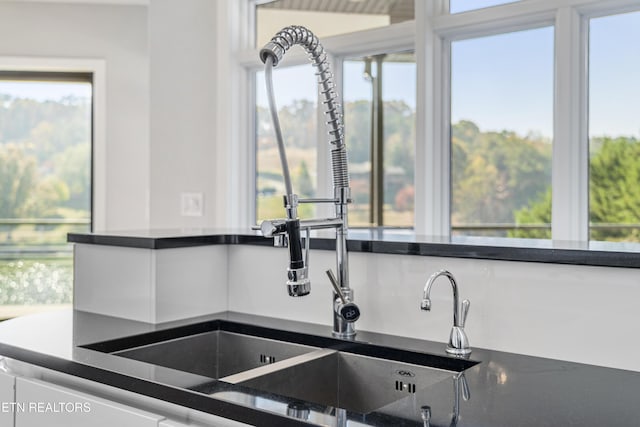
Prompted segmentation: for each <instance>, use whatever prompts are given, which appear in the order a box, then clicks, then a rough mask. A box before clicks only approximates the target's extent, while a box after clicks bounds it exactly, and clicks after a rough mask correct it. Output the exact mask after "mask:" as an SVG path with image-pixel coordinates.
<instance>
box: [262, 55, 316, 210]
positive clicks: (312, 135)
mask: <svg viewBox="0 0 640 427" xmlns="http://www.w3.org/2000/svg"><path fill="white" fill-rule="evenodd" d="M264 78H265V77H264V71H260V72H257V73H256V74H255V80H256V88H257V90H256V95H257V96H256V191H257V194H256V218H257V220H258V221H261V220H264V219H273V218H280V217H282V216H283V213H284V205H283V200H282V196H283V195H284V194H285V193H286V192H285V190H284V182H283V179H282V165H281V163H280V157H279V154H278V144H277V142H276V138H275V133H274V131H273V124H272V121H271V115H270V113H269V104H268V102H267V94H266V86H265V80H264ZM273 86H274V95H275V98H276V106H277V108H278V117H279V119H280V127H281V128H282V137H283V139H284V144H285V148H286V151H287V160H288V163H289V169H290V173H291V181H292V185H293V191H294V192H295V193H296V194H298V196H300V197H315V195H316V188H317V181H316V177H317V173H316V167H317V166H316V165H317V146H318V142H317V139H318V138H317V134H318V132H317V110H318V109H317V96H316V86H317V83H316V77H315V74H314V70H313V67H312V66H311V65H310V64H304V65H298V66H293V67H278V68H276V69H274V70H273ZM313 209H314V205H313V204H301V205H300V206H299V207H298V213H299V214H300V215H301V216H304V217H310V216H312V215H313V212H314V211H313Z"/></svg>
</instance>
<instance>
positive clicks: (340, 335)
mask: <svg viewBox="0 0 640 427" xmlns="http://www.w3.org/2000/svg"><path fill="white" fill-rule="evenodd" d="M331 335H332V336H334V337H336V338H340V339H343V340H344V339H352V338H353V337H355V336H356V331H354V330H351V331H346V332H338V331H333V332H331Z"/></svg>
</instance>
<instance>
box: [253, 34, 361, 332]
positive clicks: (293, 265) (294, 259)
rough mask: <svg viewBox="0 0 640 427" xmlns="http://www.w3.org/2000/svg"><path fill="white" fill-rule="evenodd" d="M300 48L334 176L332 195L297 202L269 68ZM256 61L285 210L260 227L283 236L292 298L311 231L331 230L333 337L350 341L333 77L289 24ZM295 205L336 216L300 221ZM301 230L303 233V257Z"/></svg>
mask: <svg viewBox="0 0 640 427" xmlns="http://www.w3.org/2000/svg"><path fill="white" fill-rule="evenodd" d="M296 44H298V45H300V46H302V47H303V48H304V49H305V51H306V52H307V53H308V54H309V58H310V59H311V62H312V63H313V65H314V66H315V67H316V69H317V73H316V74H317V76H318V84H319V86H320V93H321V96H322V98H323V101H322V102H323V104H324V106H325V115H326V117H327V125H328V126H329V135H330V138H331V140H330V143H331V145H332V146H333V147H332V149H331V164H332V172H333V197H332V198H325V199H322V198H320V199H300V198H298V196H297V195H296V194H295V193H294V192H293V189H292V185H291V178H290V174H289V166H288V163H287V156H286V152H285V148H284V142H283V139H282V132H281V130H280V123H279V120H278V114H277V108H276V106H275V97H274V95H273V84H272V78H271V74H272V68H273V67H275V66H277V65H278V63H279V62H280V60H281V59H282V57H283V56H284V54H285V53H286V52H287V50H288V49H289V48H291V47H292V46H293V45H296ZM260 59H261V60H262V62H263V63H264V64H265V79H266V85H267V98H268V100H269V108H270V112H271V118H272V120H273V124H274V129H275V133H276V140H277V142H278V150H279V154H280V162H281V163H282V171H283V177H284V182H285V191H286V194H285V195H284V208H285V211H286V215H287V218H286V219H276V220H267V221H264V222H262V224H261V225H260V229H261V230H262V234H263V235H264V236H266V237H272V236H273V237H274V238H275V239H276V241H277V239H279V238H280V237H286V238H287V240H288V244H289V267H288V268H287V276H288V280H287V289H288V293H289V295H290V296H293V297H298V296H304V295H307V294H309V292H310V291H311V282H310V280H309V257H308V254H309V234H310V233H309V231H310V230H312V229H322V228H333V229H335V233H336V234H335V240H336V270H337V278H335V277H333V275H330V276H329V278H330V280H331V283H332V285H333V286H334V289H335V292H334V294H333V335H334V336H337V337H340V338H351V337H353V336H355V334H356V331H355V327H354V322H355V321H356V320H358V318H359V317H360V310H359V309H358V307H357V306H356V305H355V304H354V303H353V290H352V289H351V288H350V287H349V262H348V256H347V230H348V226H347V205H348V203H350V201H351V200H350V198H351V189H350V187H349V172H348V167H347V150H346V147H345V142H344V124H343V120H342V116H343V114H342V107H341V106H340V104H339V103H338V102H337V98H338V95H337V94H336V91H335V84H334V83H333V74H332V72H331V67H330V65H329V62H328V60H327V55H326V53H325V51H324V48H323V47H322V45H321V44H320V42H319V40H318V38H317V37H316V36H315V35H314V34H313V33H312V32H311V31H309V30H308V29H306V28H305V27H300V26H290V27H285V28H283V29H282V30H280V31H279V32H278V33H277V34H276V35H275V36H274V37H273V38H272V39H271V41H270V42H269V43H267V44H266V45H265V46H264V47H263V48H262V49H261V50H260ZM299 203H331V204H333V205H334V207H335V217H333V218H325V219H310V220H301V219H299V218H298V209H297V208H298V204H299ZM301 230H304V231H305V232H306V239H305V250H304V256H303V248H302V240H301Z"/></svg>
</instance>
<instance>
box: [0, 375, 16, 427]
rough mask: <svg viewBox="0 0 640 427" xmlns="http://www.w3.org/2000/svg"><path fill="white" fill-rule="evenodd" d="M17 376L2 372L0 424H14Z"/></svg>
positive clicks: (0, 377) (0, 382)
mask: <svg viewBox="0 0 640 427" xmlns="http://www.w3.org/2000/svg"><path fill="white" fill-rule="evenodd" d="M15 385H16V377H14V376H13V375H9V374H5V373H4V372H0V426H13V413H14V408H15V405H14V402H15V397H16V394H15Z"/></svg>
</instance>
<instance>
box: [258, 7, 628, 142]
mask: <svg viewBox="0 0 640 427" xmlns="http://www.w3.org/2000/svg"><path fill="white" fill-rule="evenodd" d="M508 2H510V1H507V0H476V1H473V2H471V1H468V0H457V1H453V0H452V2H451V7H452V10H456V11H458V12H461V11H463V10H464V9H462V7H463V6H466V5H467V4H469V5H471V4H473V6H474V7H475V6H490V5H495V4H500V3H508ZM589 30H590V37H589V79H590V80H589V88H590V90H589V134H590V136H602V135H606V136H614V137H615V136H636V137H638V138H640V103H639V102H637V100H638V99H640V78H638V77H639V76H638V73H639V72H640V71H639V70H640V43H638V42H635V41H636V40H640V12H634V13H628V14H622V15H614V16H607V17H602V18H594V19H591V20H590V27H589ZM553 54H554V30H553V28H552V27H545V28H539V29H534V30H527V31H519V32H515V33H508V34H500V35H496V36H489V37H481V38H475V39H470V40H461V41H455V42H453V44H452V67H451V70H452V71H451V73H452V74H451V82H452V101H451V104H452V105H451V117H452V121H453V122H454V123H455V122H457V121H459V120H463V119H464V120H471V121H473V122H475V123H476V124H477V125H478V126H479V127H480V129H481V130H483V131H502V130H513V131H516V132H517V133H519V134H520V135H527V134H529V133H533V134H538V135H542V136H545V137H549V138H551V137H552V136H553V86H554V82H553V73H554V62H553ZM487 58H490V59H489V60H487ZM410 67H411V66H410V65H407V64H394V66H391V65H388V66H387V68H385V82H384V88H383V93H384V94H385V98H387V99H402V100H404V101H405V102H407V103H408V104H409V105H411V106H412V107H415V77H414V76H411V73H415V71H414V70H413V69H411V68H410ZM362 73H363V67H362V63H358V62H349V61H346V62H345V68H344V75H345V93H344V99H345V101H353V100H356V99H367V98H369V97H370V96H371V85H370V83H368V82H367V81H366V80H365V79H364V78H363V77H362ZM263 80H264V75H263V74H262V73H260V75H259V76H258V87H259V88H260V87H261V86H262V87H264V83H263ZM274 87H275V91H276V97H277V99H278V101H277V102H278V105H279V106H281V105H286V104H288V103H290V102H291V101H292V100H293V99H296V98H300V97H302V96H304V97H306V98H307V99H313V98H314V95H315V90H316V88H315V87H316V80H315V74H314V69H313V67H312V66H311V64H305V65H300V66H296V67H292V69H290V70H286V69H285V68H280V69H276V70H275V71H274ZM257 101H258V103H259V104H260V105H263V106H266V105H267V103H266V98H265V97H264V95H263V94H262V93H261V92H259V93H258V96H257Z"/></svg>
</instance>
